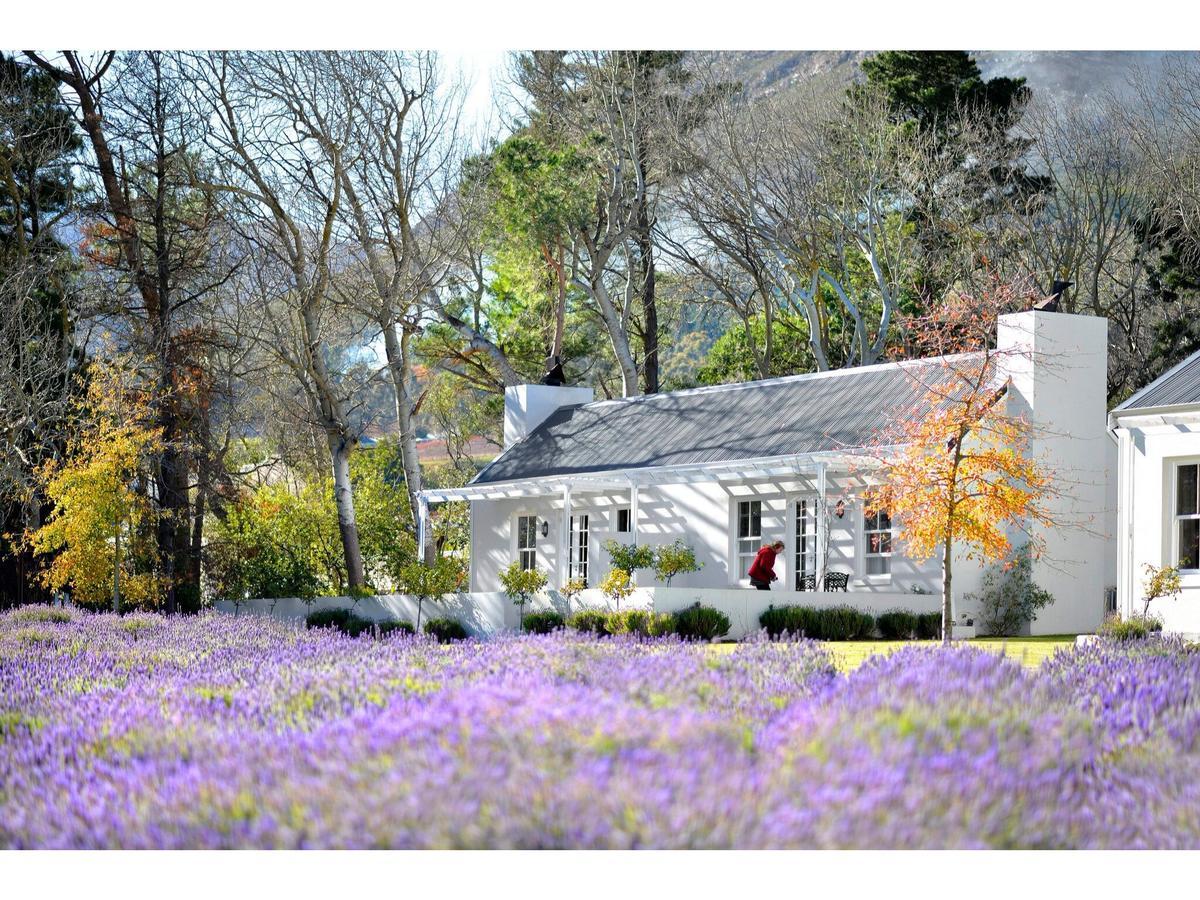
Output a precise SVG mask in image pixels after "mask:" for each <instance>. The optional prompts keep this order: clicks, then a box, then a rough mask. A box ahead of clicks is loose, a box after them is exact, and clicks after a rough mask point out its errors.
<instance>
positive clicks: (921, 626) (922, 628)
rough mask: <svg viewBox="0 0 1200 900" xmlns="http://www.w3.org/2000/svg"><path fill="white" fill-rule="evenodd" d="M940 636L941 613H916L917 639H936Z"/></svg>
mask: <svg viewBox="0 0 1200 900" xmlns="http://www.w3.org/2000/svg"><path fill="white" fill-rule="evenodd" d="M941 636H942V614H941V613H940V612H925V613H917V640H918V641H936V640H937V639H938V638H940V637H941Z"/></svg>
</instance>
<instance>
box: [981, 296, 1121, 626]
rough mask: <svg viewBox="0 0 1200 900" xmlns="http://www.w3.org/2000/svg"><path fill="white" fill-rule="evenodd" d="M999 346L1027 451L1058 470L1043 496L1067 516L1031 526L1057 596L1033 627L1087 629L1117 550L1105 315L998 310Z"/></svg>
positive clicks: (1095, 620) (1095, 619) (1047, 584)
mask: <svg viewBox="0 0 1200 900" xmlns="http://www.w3.org/2000/svg"><path fill="white" fill-rule="evenodd" d="M996 346H997V349H998V350H999V351H1000V352H1001V354H1002V355H1001V359H1002V360H1003V361H1002V362H1001V365H1002V366H1003V367H1004V369H1005V370H1006V371H1007V374H1008V375H1009V377H1010V378H1011V379H1012V383H1011V386H1010V388H1009V392H1008V396H1007V402H1008V410H1009V413H1010V414H1015V415H1023V416H1024V417H1025V418H1026V419H1027V420H1028V421H1029V423H1030V426H1031V427H1030V452H1031V454H1032V456H1033V458H1034V459H1037V460H1039V461H1040V462H1042V463H1043V465H1045V467H1046V468H1047V469H1049V470H1050V471H1051V473H1052V475H1053V477H1054V484H1053V486H1052V492H1051V494H1050V495H1049V496H1047V497H1045V498H1043V505H1044V506H1045V507H1047V509H1048V511H1049V512H1050V514H1051V515H1052V516H1053V518H1054V519H1055V520H1057V521H1059V522H1061V523H1063V526H1064V527H1061V528H1043V527H1041V526H1034V528H1035V529H1036V531H1038V532H1039V536H1040V537H1041V539H1042V540H1043V541H1044V542H1045V553H1044V554H1043V556H1042V558H1041V559H1038V560H1035V561H1034V563H1033V573H1032V574H1033V580H1034V582H1035V583H1036V584H1037V585H1038V586H1039V587H1042V588H1045V589H1046V590H1048V591H1049V592H1050V593H1051V594H1053V595H1054V596H1055V597H1056V598H1057V600H1058V602H1056V603H1054V604H1052V605H1051V606H1048V607H1046V608H1045V609H1043V610H1040V611H1039V612H1038V614H1037V620H1036V621H1035V622H1034V623H1033V628H1034V633H1035V634H1082V633H1088V632H1091V631H1094V630H1095V629H1096V626H1098V625H1099V624H1100V621H1101V618H1102V617H1103V611H1104V589H1105V587H1106V585H1107V584H1108V583H1111V581H1112V577H1113V576H1112V575H1110V573H1109V571H1108V570H1109V569H1110V568H1111V567H1110V566H1109V565H1108V561H1109V560H1110V559H1111V558H1112V557H1113V555H1114V550H1113V547H1112V546H1111V543H1110V539H1109V538H1108V536H1107V535H1106V533H1105V532H1106V529H1107V525H1108V519H1109V516H1108V513H1109V509H1108V507H1109V505H1110V504H1111V503H1112V502H1113V501H1114V500H1115V494H1113V496H1112V497H1111V498H1110V491H1109V481H1110V480H1111V479H1112V478H1113V477H1115V472H1114V471H1113V470H1112V469H1111V465H1112V463H1113V456H1114V454H1113V449H1112V441H1111V440H1110V439H1109V437H1108V434H1107V427H1108V320H1107V319H1104V318H1101V317H1099V316H1079V315H1069V314H1067V313H1059V312H1043V311H1036V310H1030V311H1029V312H1022V313H1012V314H1010V315H1006V316H1001V317H1000V321H999V326H998V328H997V334H996ZM1057 492H1061V494H1058V493H1057ZM1010 537H1011V538H1012V539H1013V541H1014V543H1017V542H1019V541H1020V536H1019V535H1017V534H1013V535H1010Z"/></svg>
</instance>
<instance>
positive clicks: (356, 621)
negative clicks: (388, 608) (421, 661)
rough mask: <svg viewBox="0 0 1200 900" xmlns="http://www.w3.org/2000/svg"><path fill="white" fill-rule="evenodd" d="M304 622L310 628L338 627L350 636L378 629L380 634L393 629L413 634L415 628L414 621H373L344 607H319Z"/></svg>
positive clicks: (387, 632)
mask: <svg viewBox="0 0 1200 900" xmlns="http://www.w3.org/2000/svg"><path fill="white" fill-rule="evenodd" d="M304 624H305V625H306V626H308V627H309V628H336V629H337V630H338V631H340V632H341V633H342V634H348V635H350V637H358V636H359V635H360V634H362V633H363V632H371V633H374V632H376V631H378V633H379V635H380V636H382V635H385V634H389V633H391V632H393V631H405V632H408V633H409V634H412V633H413V630H414V629H413V627H412V623H410V622H405V621H403V620H402V619H384V620H383V621H381V622H373V621H371V620H370V619H364V618H363V617H362V616H360V615H359V614H358V613H356V612H355V611H354V610H352V609H346V608H344V607H342V608H339V609H318V610H317V611H316V612H311V613H309V614H308V615H307V616H305V617H304Z"/></svg>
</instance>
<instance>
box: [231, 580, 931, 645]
mask: <svg viewBox="0 0 1200 900" xmlns="http://www.w3.org/2000/svg"><path fill="white" fill-rule="evenodd" d="M695 603H702V604H704V605H705V606H712V607H714V608H716V609H719V610H720V611H721V612H723V613H725V615H727V616H728V617H729V623H730V630H729V634H728V635H727V637H729V638H731V639H733V640H741V639H742V638H744V637H745V636H746V635H748V634H753V633H754V632H756V631H758V629H759V624H758V617H759V616H760V615H762V613H763V612H764V611H765V610H766V609H767V607H768V606H771V605H772V604H774V605H775V606H784V605H788V604H796V605H802V606H815V607H818V608H824V607H830V606H841V605H850V606H854V607H855V608H857V609H861V610H863V611H865V612H870V613H875V614H878V613H881V612H883V611H884V610H887V609H892V608H903V609H910V610H912V611H913V612H918V613H921V612H935V611H937V610H939V609H940V608H941V606H940V604H941V598H940V597H939V596H937V595H935V594H912V593H901V592H898V591H897V592H894V593H883V592H872V593H865V592H860V593H855V592H853V591H850V592H845V593H825V592H813V591H806V592H800V591H754V590H746V589H744V588H724V589H721V588H715V589H714V588H663V587H653V588H639V589H638V590H636V591H635V592H634V594H633V595H632V596H631V597H629V598H628V599H627V600H626V601H625V602H623V603H622V604H621V608H622V609H635V608H637V609H654V610H655V611H656V612H677V611H678V610H681V609H685V608H686V607H689V606H691V605H693V604H695ZM215 608H216V609H218V610H220V611H221V612H225V613H231V614H237V615H267V616H273V617H274V618H277V619H283V620H285V621H301V622H302V621H303V620H304V617H305V616H307V615H308V614H309V613H311V612H315V611H317V610H320V609H338V608H346V609H352V610H354V612H355V613H357V614H358V615H360V616H362V617H363V618H365V619H370V620H372V621H382V620H384V619H407V620H408V621H409V622H413V623H415V622H416V621H417V601H416V599H415V598H413V597H410V596H408V595H405V594H380V595H377V596H375V597H364V598H362V599H360V600H354V599H353V598H351V597H317V598H315V599H312V600H303V599H300V598H298V597H287V598H282V599H279V600H262V599H260V600H246V601H244V602H242V603H240V604H237V605H235V604H233V603H231V602H228V601H221V602H219V603H217V604H215ZM614 608H615V607H614V606H613V604H612V603H611V602H610V601H609V600H608V598H606V597H605V596H604V595H603V594H601V593H600V591H598V590H588V591H584V592H583V593H582V594H581V595H580V596H579V597H577V598H576V599H575V600H574V601H573V602H571V603H567V601H566V600H565V598H563V597H561V596H559V595H558V593H557V592H555V591H549V592H547V595H546V596H542V597H538V598H536V599H535V600H534V601H533V602H531V603H529V604H528V605H526V607H525V610H524V611H525V612H526V613H529V612H532V611H534V610H540V609H555V610H557V611H558V612H561V613H562V614H563V615H569V614H570V613H572V612H578V611H579V610H580V609H614ZM439 617H445V618H450V619H457V620H458V621H459V622H461V623H462V624H463V626H464V627H465V628H466V629H467V631H468V632H470V633H471V634H472V635H475V636H476V637H487V636H488V635H491V634H496V633H497V632H501V631H514V630H516V629H517V628H518V626H519V624H520V610H519V609H518V607H517V606H516V605H515V604H514V603H513V602H512V601H511V600H509V599H508V597H507V596H506V595H505V594H503V593H499V592H480V591H476V592H473V593H462V594H447V595H446V596H445V597H443V598H441V599H440V600H438V601H436V602H434V601H426V602H425V604H424V606H423V608H422V611H421V621H422V622H428V621H429V620H430V619H432V618H439Z"/></svg>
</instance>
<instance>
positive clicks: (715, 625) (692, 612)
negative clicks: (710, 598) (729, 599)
mask: <svg viewBox="0 0 1200 900" xmlns="http://www.w3.org/2000/svg"><path fill="white" fill-rule="evenodd" d="M675 632H676V633H677V634H678V635H679V636H680V637H681V638H683V639H684V640H685V641H711V640H712V639H713V638H719V637H721V636H723V635H725V634H728V633H729V617H728V616H727V615H725V613H723V612H721V611H720V610H719V609H713V608H712V607H711V606H701V605H700V604H699V603H697V604H695V605H694V606H689V607H688V608H687V609H681V610H679V611H678V612H677V613H675Z"/></svg>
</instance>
